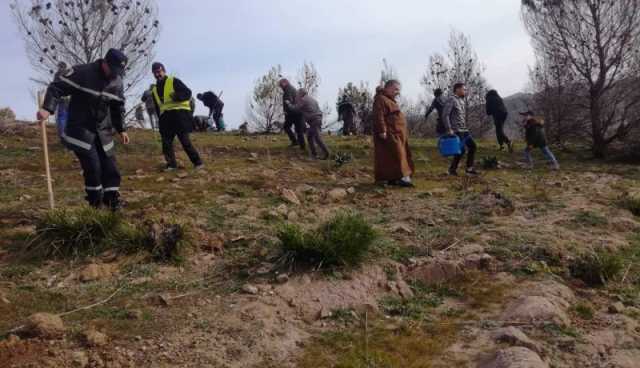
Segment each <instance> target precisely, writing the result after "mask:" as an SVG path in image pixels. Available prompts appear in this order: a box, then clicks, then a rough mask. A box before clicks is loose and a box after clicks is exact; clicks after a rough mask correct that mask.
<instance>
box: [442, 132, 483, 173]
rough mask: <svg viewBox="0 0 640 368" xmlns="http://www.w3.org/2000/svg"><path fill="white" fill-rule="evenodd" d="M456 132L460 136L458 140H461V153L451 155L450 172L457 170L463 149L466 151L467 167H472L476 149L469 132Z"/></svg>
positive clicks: (463, 152)
mask: <svg viewBox="0 0 640 368" xmlns="http://www.w3.org/2000/svg"><path fill="white" fill-rule="evenodd" d="M456 134H457V135H458V137H460V142H462V154H460V155H457V156H453V161H451V167H449V171H451V172H455V171H456V170H458V165H459V164H460V160H462V156H464V154H465V151H467V152H466V153H467V168H470V167H473V165H474V163H475V159H476V150H477V149H478V146H477V145H476V141H474V140H473V137H472V136H471V133H469V132H464V133H462V132H460V133H456Z"/></svg>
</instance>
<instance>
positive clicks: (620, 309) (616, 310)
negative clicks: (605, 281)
mask: <svg viewBox="0 0 640 368" xmlns="http://www.w3.org/2000/svg"><path fill="white" fill-rule="evenodd" d="M625 309H626V308H625V306H624V304H622V302H616V303H613V304H611V305H610V306H609V313H611V314H621V313H624V311H625Z"/></svg>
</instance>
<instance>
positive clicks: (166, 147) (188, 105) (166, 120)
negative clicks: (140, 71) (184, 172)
mask: <svg viewBox="0 0 640 368" xmlns="http://www.w3.org/2000/svg"><path fill="white" fill-rule="evenodd" d="M151 70H152V72H153V76H154V77H155V78H156V81H157V83H156V85H155V86H154V87H153V89H152V94H153V98H154V100H155V103H156V111H157V113H158V116H159V117H160V124H159V125H160V135H161V136H162V152H163V154H164V157H165V160H166V162H167V168H166V170H167V171H173V170H175V169H177V167H178V163H177V161H176V154H175V151H174V150H173V140H174V139H175V138H176V136H177V137H178V140H179V141H180V143H181V144H182V148H183V149H184V151H185V152H186V153H187V156H189V159H190V160H191V163H192V164H193V166H194V167H195V168H196V169H200V168H202V167H204V165H203V163H202V160H201V159H200V154H199V153H198V151H197V150H196V148H195V147H194V146H193V144H192V143H191V138H190V137H189V134H190V133H191V131H192V130H193V108H192V102H191V90H190V89H189V88H188V87H187V86H186V85H185V84H184V83H183V82H182V81H181V80H180V79H178V78H175V77H172V76H168V75H167V72H166V69H165V68H164V65H162V64H161V63H158V62H156V63H153V65H152V66H151Z"/></svg>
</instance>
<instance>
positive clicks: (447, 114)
mask: <svg viewBox="0 0 640 368" xmlns="http://www.w3.org/2000/svg"><path fill="white" fill-rule="evenodd" d="M454 104H455V98H453V97H452V98H450V99H449V100H448V101H447V103H446V104H445V105H444V111H443V112H442V124H443V125H444V128H445V129H446V130H447V131H448V132H451V131H452V130H453V129H451V112H452V111H453V107H454Z"/></svg>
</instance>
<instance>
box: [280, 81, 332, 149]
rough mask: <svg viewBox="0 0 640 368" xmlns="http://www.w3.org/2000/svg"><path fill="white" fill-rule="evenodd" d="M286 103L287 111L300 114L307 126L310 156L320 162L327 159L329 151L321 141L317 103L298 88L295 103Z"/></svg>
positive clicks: (320, 122)
mask: <svg viewBox="0 0 640 368" xmlns="http://www.w3.org/2000/svg"><path fill="white" fill-rule="evenodd" d="M286 103H287V107H288V109H289V111H292V112H295V113H299V114H302V118H303V119H304V121H306V122H307V124H308V125H309V130H308V132H307V141H308V142H309V150H310V151H311V156H312V157H313V158H315V159H318V158H319V159H320V160H326V159H328V158H329V149H328V148H327V145H325V144H324V141H323V140H322V110H320V105H319V104H318V101H316V99H315V98H313V97H311V96H310V95H309V93H308V92H307V91H306V90H305V89H304V88H300V89H299V90H298V92H297V96H296V103H295V104H292V103H290V102H289V101H287V102H286ZM316 144H317V145H318V147H320V150H322V154H323V155H322V157H318V153H317V151H316Z"/></svg>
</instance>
